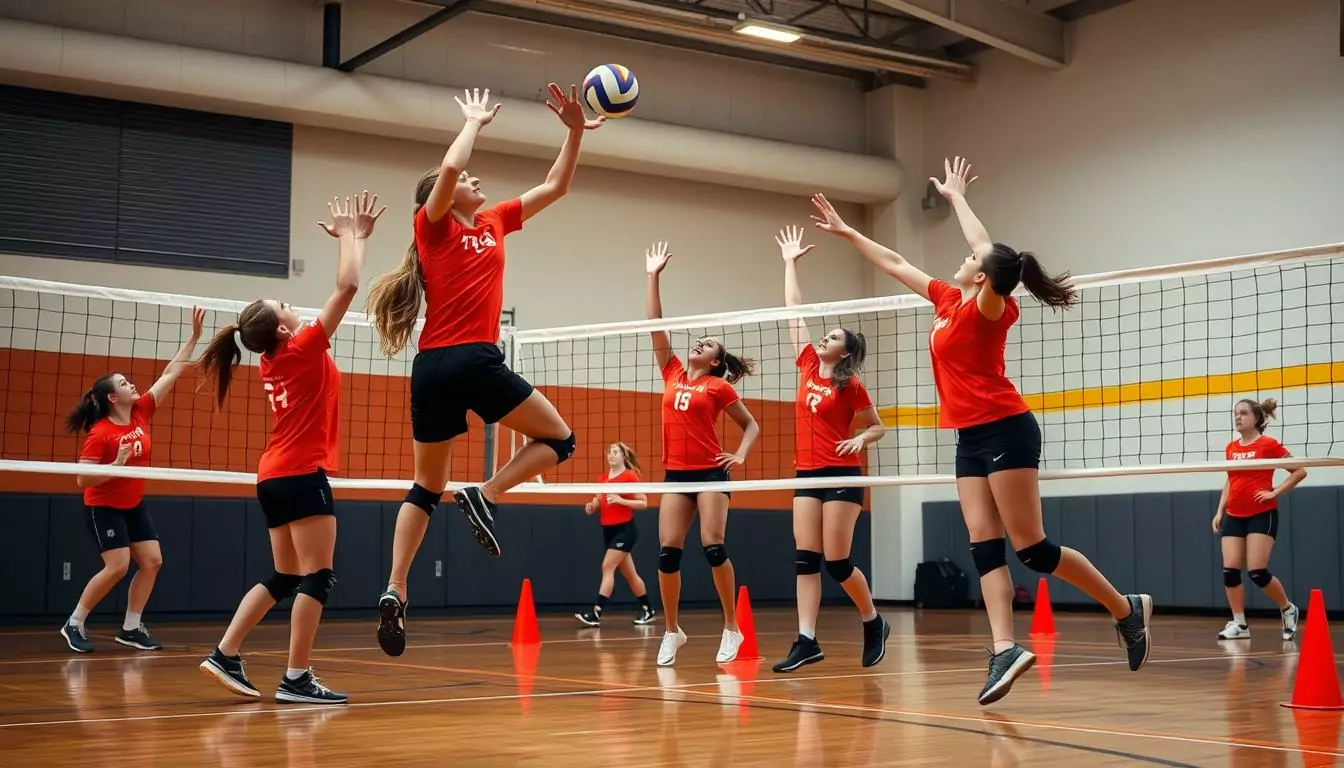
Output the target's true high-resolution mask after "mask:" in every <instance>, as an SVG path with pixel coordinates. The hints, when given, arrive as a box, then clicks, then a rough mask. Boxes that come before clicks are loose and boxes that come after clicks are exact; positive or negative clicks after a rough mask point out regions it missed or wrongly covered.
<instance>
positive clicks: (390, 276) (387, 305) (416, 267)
mask: <svg viewBox="0 0 1344 768" xmlns="http://www.w3.org/2000/svg"><path fill="white" fill-rule="evenodd" d="M415 210H416V211H419V210H420V206H418V205H417V206H416V208H415ZM424 295H425V277H424V274H423V273H422V272H421V271H420V251H419V250H418V249H417V248H416V247H415V240H414V239H412V240H411V244H410V245H409V246H407V248H406V255H405V256H403V257H402V259H401V263H400V264H398V265H397V268H396V269H394V270H392V271H391V272H387V273H384V274H382V275H380V276H379V277H378V279H376V280H374V281H373V284H372V285H371V286H369V298H368V299H367V300H366V301H365V309H366V310H367V312H368V314H369V317H370V319H371V320H372V321H373V327H374V330H376V331H377V332H378V336H379V341H378V344H379V347H380V348H381V349H382V351H383V355H385V356H386V357H396V356H397V355H398V354H400V353H401V351H402V350H403V349H405V348H406V345H407V344H409V343H410V341H411V332H412V331H414V330H415V321H416V320H417V319H419V317H420V302H421V300H422V299H423V298H424Z"/></svg>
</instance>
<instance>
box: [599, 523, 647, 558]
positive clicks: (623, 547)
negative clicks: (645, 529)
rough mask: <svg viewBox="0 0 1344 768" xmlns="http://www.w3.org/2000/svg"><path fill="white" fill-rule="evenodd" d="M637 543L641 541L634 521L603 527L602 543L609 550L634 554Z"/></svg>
mask: <svg viewBox="0 0 1344 768" xmlns="http://www.w3.org/2000/svg"><path fill="white" fill-rule="evenodd" d="M636 541H639V529H638V528H636V527H635V521H634V520H630V521H627V522H624V523H617V524H615V525H604V526H602V543H603V544H605V545H606V548H607V549H615V550H619V551H621V552H627V553H628V552H634V551H635V542H636Z"/></svg>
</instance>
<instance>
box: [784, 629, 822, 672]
mask: <svg viewBox="0 0 1344 768" xmlns="http://www.w3.org/2000/svg"><path fill="white" fill-rule="evenodd" d="M824 658H826V654H825V653H823V652H822V650H821V644H820V643H818V642H817V639H816V638H815V637H808V636H807V635H798V639H797V640H794V641H793V645H792V646H791V647H790V648H789V655H788V656H786V657H784V660H783V661H781V662H779V663H778V664H776V665H775V666H774V670H775V671H776V672H792V671H793V670H795V669H798V668H799V667H802V666H806V665H808V664H815V663H817V662H818V661H821V660H822V659H824Z"/></svg>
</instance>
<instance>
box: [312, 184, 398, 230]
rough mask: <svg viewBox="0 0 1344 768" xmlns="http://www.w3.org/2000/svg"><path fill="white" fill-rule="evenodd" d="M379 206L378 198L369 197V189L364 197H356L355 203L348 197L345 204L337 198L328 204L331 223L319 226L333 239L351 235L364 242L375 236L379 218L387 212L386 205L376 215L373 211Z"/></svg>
mask: <svg viewBox="0 0 1344 768" xmlns="http://www.w3.org/2000/svg"><path fill="white" fill-rule="evenodd" d="M377 205H378V196H377V195H374V196H373V197H369V191H368V190H367V189H366V190H364V193H363V194H362V195H355V199H354V201H353V202H351V200H350V198H348V197H347V198H345V200H344V202H342V200H341V198H339V197H337V198H336V199H335V200H334V201H333V202H330V203H327V208H329V209H330V210H331V223H330V224H327V223H325V222H321V221H319V222H318V223H317V225H318V226H319V227H321V228H322V229H324V230H325V231H326V233H327V234H328V235H331V236H332V237H340V236H341V235H351V236H353V237H354V238H355V239H356V240H363V239H365V238H367V237H368V236H369V235H371V234H373V227H374V225H375V224H377V223H378V217H379V216H382V215H383V211H386V210H387V206H386V205H384V206H383V207H382V208H380V209H379V210H378V212H377V213H374V210H373V209H374V208H375V207H376V206H377Z"/></svg>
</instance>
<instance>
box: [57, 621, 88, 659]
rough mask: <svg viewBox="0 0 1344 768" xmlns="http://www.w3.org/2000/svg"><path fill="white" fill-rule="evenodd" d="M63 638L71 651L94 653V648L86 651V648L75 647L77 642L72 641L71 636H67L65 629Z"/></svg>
mask: <svg viewBox="0 0 1344 768" xmlns="http://www.w3.org/2000/svg"><path fill="white" fill-rule="evenodd" d="M61 637H63V638H65V644H66V645H68V646H70V650H72V651H74V652H75V653H93V649H92V648H89V649H87V650H86V649H84V648H77V647H75V641H73V640H71V639H70V636H69V635H67V634H65V627H61Z"/></svg>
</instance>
